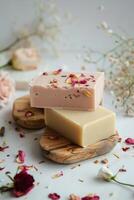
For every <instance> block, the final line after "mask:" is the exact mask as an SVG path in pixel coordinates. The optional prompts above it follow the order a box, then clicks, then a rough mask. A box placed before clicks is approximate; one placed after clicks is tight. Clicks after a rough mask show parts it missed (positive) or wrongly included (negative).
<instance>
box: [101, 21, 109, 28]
mask: <svg viewBox="0 0 134 200" xmlns="http://www.w3.org/2000/svg"><path fill="white" fill-rule="evenodd" d="M101 28H103V29H104V30H107V29H108V24H107V22H105V21H103V22H101Z"/></svg>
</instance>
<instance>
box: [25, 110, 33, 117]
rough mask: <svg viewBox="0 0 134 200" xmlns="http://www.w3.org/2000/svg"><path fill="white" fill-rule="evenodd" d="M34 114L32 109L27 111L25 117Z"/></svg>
mask: <svg viewBox="0 0 134 200" xmlns="http://www.w3.org/2000/svg"><path fill="white" fill-rule="evenodd" d="M32 116H34V113H33V112H32V111H27V112H26V113H25V117H32Z"/></svg>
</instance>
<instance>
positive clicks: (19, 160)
mask: <svg viewBox="0 0 134 200" xmlns="http://www.w3.org/2000/svg"><path fill="white" fill-rule="evenodd" d="M25 157H26V154H25V152H24V151H22V150H19V151H18V154H17V156H16V162H17V163H24V162H25Z"/></svg>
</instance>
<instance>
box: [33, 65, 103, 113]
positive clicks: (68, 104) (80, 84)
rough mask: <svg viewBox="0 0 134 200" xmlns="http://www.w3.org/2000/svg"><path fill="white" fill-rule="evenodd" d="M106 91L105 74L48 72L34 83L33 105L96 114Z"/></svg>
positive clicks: (35, 79) (34, 80)
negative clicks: (104, 90) (95, 111)
mask: <svg viewBox="0 0 134 200" xmlns="http://www.w3.org/2000/svg"><path fill="white" fill-rule="evenodd" d="M103 89H104V73H103V72H96V73H88V72H85V73H80V72H79V73H74V72H64V71H62V70H61V69H59V70H56V71H51V72H44V73H43V74H41V75H40V76H38V77H37V78H34V79H33V80H32V82H31V83H30V98H31V106H32V107H37V108H63V109H69V110H88V111H93V110H95V109H96V108H97V107H98V105H99V104H100V103H101V101H102V98H103Z"/></svg>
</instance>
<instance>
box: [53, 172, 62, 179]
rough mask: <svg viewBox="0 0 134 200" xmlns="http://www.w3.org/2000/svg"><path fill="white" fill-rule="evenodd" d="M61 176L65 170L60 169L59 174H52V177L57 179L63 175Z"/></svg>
mask: <svg viewBox="0 0 134 200" xmlns="http://www.w3.org/2000/svg"><path fill="white" fill-rule="evenodd" d="M61 176H63V171H60V172H58V173H57V174H54V175H53V176H52V178H53V179H56V178H59V177H61Z"/></svg>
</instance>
